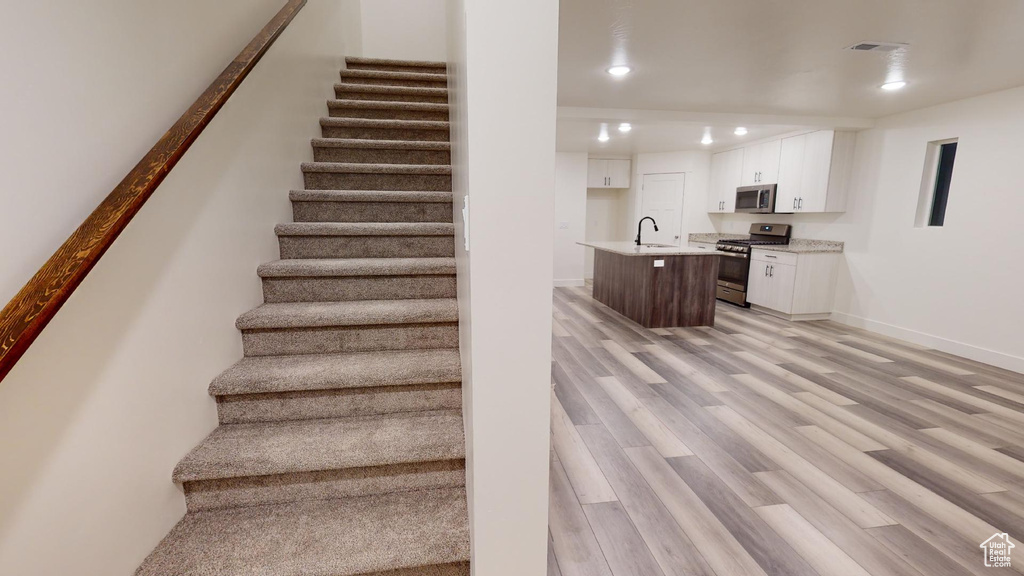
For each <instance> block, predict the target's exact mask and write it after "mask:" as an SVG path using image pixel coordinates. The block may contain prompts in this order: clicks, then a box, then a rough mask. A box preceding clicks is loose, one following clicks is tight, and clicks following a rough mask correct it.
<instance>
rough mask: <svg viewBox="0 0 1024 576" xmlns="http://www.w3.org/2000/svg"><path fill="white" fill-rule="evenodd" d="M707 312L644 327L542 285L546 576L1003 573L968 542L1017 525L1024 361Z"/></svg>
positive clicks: (728, 310) (1021, 509)
mask: <svg viewBox="0 0 1024 576" xmlns="http://www.w3.org/2000/svg"><path fill="white" fill-rule="evenodd" d="M716 315H717V318H716V326H714V327H692V328H664V329H656V330H648V329H644V328H643V327H641V326H639V325H637V324H635V323H633V322H631V321H629V320H627V319H625V318H623V317H622V316H621V315H619V314H617V313H616V312H614V311H612V310H610V309H608V308H607V307H606V306H604V305H603V304H600V303H598V302H596V301H594V300H593V299H592V298H591V297H590V290H589V289H588V288H558V289H556V290H555V295H554V310H553V316H554V320H555V322H553V324H552V334H553V335H552V381H553V383H554V389H553V395H552V436H553V452H552V474H551V478H552V479H551V483H552V487H551V494H552V496H551V512H550V516H551V521H550V544H549V567H548V574H549V576H563V575H564V576H575V575H581V574H586V575H588V576H591V575H594V576H624V575H637V576H639V575H651V576H677V575H683V574H686V575H690V574H697V575H702V574H703V575H707V576H734V575H736V576H746V575H751V576H832V575H834V574H836V575H844V574H855V575H857V576H864V575H865V574H870V575H872V576H933V575H934V576H965V575H969V574H973V575H977V576H988V575H990V574H996V573H1005V572H1006V571H1005V570H1003V571H996V570H995V569H986V568H984V567H983V564H982V562H981V550H980V548H979V545H980V543H981V542H982V541H984V540H985V539H987V538H988V537H989V536H991V535H992V534H994V533H995V532H996V529H997V528H998V529H999V531H1001V532H1002V531H1007V532H1009V533H1010V534H1011V537H1014V535H1015V534H1024V375H1021V374H1016V373H1011V372H1007V371H1005V370H1002V369H999V368H995V367H992V366H988V365H985V364H982V363H980V362H976V361H973V360H967V359H964V358H958V357H956V356H954V355H951V354H947V353H944V352H939V351H936V350H931V349H928V348H927V347H924V346H920V345H916V344H911V343H907V342H902V341H900V340H898V339H895V338H892V337H887V336H882V335H878V334H874V333H871V332H868V331H865V330H861V329H858V328H853V327H849V326H845V325H841V324H837V323H835V322H829V321H819V322H799V323H794V322H788V321H786V320H782V319H779V318H775V317H772V316H768V315H765V314H761V313H758V312H755V311H751V310H748V309H742V308H739V307H735V306H732V305H729V304H724V303H720V304H719V306H718V308H717V311H716ZM1019 537H1024V536H1019ZM1013 571H1014V573H1017V574H1018V575H1020V574H1024V563H1021V565H1020V566H1016V567H1014V569H1013Z"/></svg>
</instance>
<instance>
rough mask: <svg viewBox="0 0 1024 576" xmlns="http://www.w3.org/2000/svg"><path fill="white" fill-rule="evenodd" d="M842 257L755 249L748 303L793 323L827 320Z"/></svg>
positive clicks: (820, 253)
mask: <svg viewBox="0 0 1024 576" xmlns="http://www.w3.org/2000/svg"><path fill="white" fill-rule="evenodd" d="M841 257H842V254H839V253H836V252H812V253H802V254H795V253H792V252H776V251H772V250H760V249H755V250H753V251H752V253H751V256H750V277H749V279H748V280H747V301H748V302H750V304H751V305H753V306H755V307H758V308H761V309H764V310H765V311H768V312H774V313H776V315H780V316H783V317H785V318H789V319H791V320H816V319H821V318H826V317H828V316H829V315H830V314H831V313H832V301H833V299H834V297H835V285H836V274H837V272H838V269H839V258H841Z"/></svg>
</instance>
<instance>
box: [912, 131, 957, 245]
mask: <svg viewBox="0 0 1024 576" xmlns="http://www.w3.org/2000/svg"><path fill="white" fill-rule="evenodd" d="M957 140H958V139H957V138H951V139H948V140H936V141H934V142H929V143H928V150H927V152H926V153H925V161H924V175H923V176H922V178H921V192H920V196H919V198H918V203H917V218H916V219H915V225H916V226H917V227H919V228H923V227H926V226H942V225H943V224H945V221H946V204H947V202H948V201H949V187H950V183H951V182H952V180H953V163H954V162H955V161H956V148H957Z"/></svg>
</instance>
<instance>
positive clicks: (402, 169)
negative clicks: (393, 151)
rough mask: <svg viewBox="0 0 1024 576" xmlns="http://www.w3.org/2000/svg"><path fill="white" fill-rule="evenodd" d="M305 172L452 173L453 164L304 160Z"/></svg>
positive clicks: (303, 168) (303, 167) (303, 169)
mask: <svg viewBox="0 0 1024 576" xmlns="http://www.w3.org/2000/svg"><path fill="white" fill-rule="evenodd" d="M302 171H303V172H333V173H349V174H442V175H443V174H451V173H452V167H451V166H443V165H437V164H358V163H355V164H354V163H349V162H303V163H302Z"/></svg>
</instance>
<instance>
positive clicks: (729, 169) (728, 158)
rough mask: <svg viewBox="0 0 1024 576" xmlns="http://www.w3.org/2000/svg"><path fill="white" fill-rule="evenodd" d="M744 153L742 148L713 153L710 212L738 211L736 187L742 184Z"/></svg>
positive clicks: (709, 190) (709, 197)
mask: <svg viewBox="0 0 1024 576" xmlns="http://www.w3.org/2000/svg"><path fill="white" fill-rule="evenodd" d="M743 155H744V150H743V149H742V148H740V149H737V150H729V151H728V152H719V153H718V154H712V155H711V182H710V183H709V186H708V212H711V213H721V212H735V211H736V188H739V187H740V186H741V184H740V182H741V179H742V172H743Z"/></svg>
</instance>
